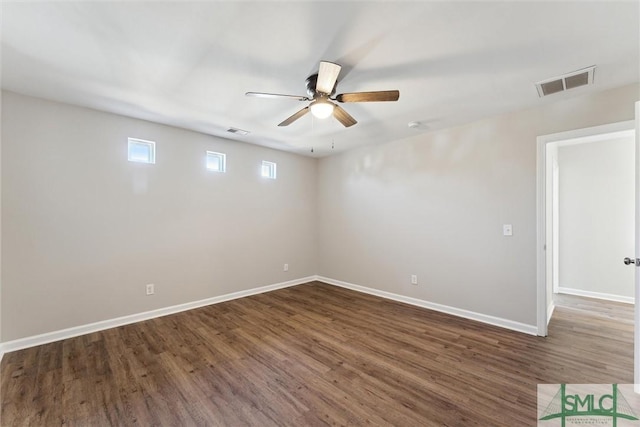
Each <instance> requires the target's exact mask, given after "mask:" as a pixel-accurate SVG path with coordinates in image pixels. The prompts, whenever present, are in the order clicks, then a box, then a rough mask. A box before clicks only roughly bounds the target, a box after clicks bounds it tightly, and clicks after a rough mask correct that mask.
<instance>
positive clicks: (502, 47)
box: [1, 1, 640, 156]
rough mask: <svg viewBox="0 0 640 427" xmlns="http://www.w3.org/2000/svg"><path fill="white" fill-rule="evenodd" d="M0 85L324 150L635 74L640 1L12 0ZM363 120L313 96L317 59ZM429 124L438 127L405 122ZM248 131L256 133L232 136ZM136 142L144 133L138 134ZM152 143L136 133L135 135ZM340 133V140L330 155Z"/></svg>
mask: <svg viewBox="0 0 640 427" xmlns="http://www.w3.org/2000/svg"><path fill="white" fill-rule="evenodd" d="M1 7H2V87H3V88H4V89H8V90H11V91H15V92H19V93H23V94H27V95H32V96H37V97H42V98H47V99H52V100H57V101H62V102H67V103H71V104H77V105H82V106H86V107H90V108H95V109H98V110H104V111H109V112H113V113H118V114H123V115H127V116H131V117H137V118H142V119H147V120H151V121H154V122H159V123H165V124H169V125H174V126H179V127H184V128H187V129H193V130H196V131H200V132H204V133H207V134H211V135H218V136H222V137H225V138H230V139H235V140H239V141H245V142H249V143H253V144H259V145H265V146H269V147H273V148H278V149H282V150H288V151H292V152H296V153H300V154H306V155H312V154H311V153H310V149H311V147H314V154H313V155H314V156H323V155H327V154H331V153H335V152H338V151H342V150H345V149H350V148H353V147H357V146H361V145H364V144H376V143H381V142H387V141H392V140H397V139H401V138H404V137H408V136H411V135H415V134H416V133H419V132H428V131H429V130H435V129H441V128H445V127H450V126H453V125H457V124H461V123H467V122H470V121H473V120H477V119H480V118H482V117H486V116H490V115H495V114H499V113H504V112H507V111H513V110H520V109H525V108H529V107H534V106H537V105H540V104H543V103H547V102H554V101H557V100H559V99H563V98H567V97H573V96H577V95H580V94H584V93H585V92H588V91H600V90H604V89H608V88H611V87H617V86H622V85H625V84H628V83H632V82H637V81H638V80H639V74H640V70H639V63H640V57H639V28H640V27H639V13H640V11H639V2H638V1H628V2H614V1H603V2H578V1H572V2H555V1H554V2H542V1H536V2H505V1H502V2H478V1H475V2H443V1H438V2H427V1H421V2H398V1H395V2H384V1H376V2H364V1H355V2H347V1H340V2H328V1H296V2H273V1H262V2H246V1H234V2H221V1H209V2H128V1H117V2H116V1H113V2H87V1H85V2H53V1H45V2H2V6H1ZM320 60H328V61H332V62H337V63H339V64H341V65H342V66H343V69H342V72H341V74H340V77H339V83H338V91H337V92H338V93H342V92H356V91H373V90H388V89H398V90H400V100H399V101H398V102H395V103H364V104H343V105H342V106H343V107H344V108H345V109H346V110H347V111H348V112H349V113H350V114H351V115H352V116H354V118H355V119H356V120H358V124H357V125H355V126H353V127H351V128H348V129H345V128H343V127H342V126H341V125H340V124H339V123H338V122H337V121H336V120H334V119H327V120H318V119H314V118H313V117H312V115H310V114H308V115H306V116H305V117H303V118H302V119H300V120H298V121H297V122H295V123H293V124H292V125H290V126H289V127H286V128H280V127H278V126H277V124H278V123H280V122H281V121H282V120H284V119H285V118H286V117H288V116H289V115H291V114H293V113H294V112H295V111H297V110H299V109H300V108H302V107H304V105H306V104H305V103H303V102H299V101H294V100H289V99H282V100H281V99H261V98H251V97H246V96H244V94H245V92H247V91H260V92H272V93H284V94H292V95H306V92H305V79H306V77H307V76H309V75H310V74H313V73H314V72H317V66H318V62H319V61H320ZM594 64H595V65H597V67H598V68H597V69H596V74H595V85H594V86H592V87H583V88H578V89H573V90H572V91H568V92H565V93H561V94H556V95H552V96H550V97H546V98H543V99H541V98H539V97H538V94H537V92H536V88H535V86H534V83H535V82H536V81H539V80H543V79H546V78H549V77H553V76H556V75H559V74H563V73H566V72H570V71H574V70H577V69H580V68H584V67H587V66H590V65H594ZM410 121H422V122H423V123H425V124H426V125H427V126H428V128H429V129H427V130H425V129H419V130H416V129H409V128H408V126H407V124H408V122H410ZM228 127H237V128H241V129H246V130H248V131H250V132H251V133H250V135H248V136H244V137H241V136H235V135H232V134H230V133H228V132H226V130H227V128H228ZM137 136H140V135H137ZM140 137H142V136H140ZM332 142H335V149H334V150H332V149H331V144H332Z"/></svg>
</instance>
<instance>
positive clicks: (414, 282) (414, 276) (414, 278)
mask: <svg viewBox="0 0 640 427" xmlns="http://www.w3.org/2000/svg"><path fill="white" fill-rule="evenodd" d="M411 284H412V285H417V284H418V276H416V275H415V274H412V275H411Z"/></svg>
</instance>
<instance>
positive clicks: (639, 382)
mask: <svg viewBox="0 0 640 427" xmlns="http://www.w3.org/2000/svg"><path fill="white" fill-rule="evenodd" d="M635 122H636V126H635V129H636V248H635V249H636V253H635V254H631V256H634V257H636V262H637V258H640V101H638V102H636V120H635ZM635 270H636V274H635V281H636V283H635V290H636V295H635V298H636V300H635V304H636V305H635V324H634V329H633V337H634V343H635V344H634V348H633V354H634V358H633V370H634V374H633V383H634V384H635V387H634V389H635V392H636V393H640V266H638V265H637V264H636V268H635Z"/></svg>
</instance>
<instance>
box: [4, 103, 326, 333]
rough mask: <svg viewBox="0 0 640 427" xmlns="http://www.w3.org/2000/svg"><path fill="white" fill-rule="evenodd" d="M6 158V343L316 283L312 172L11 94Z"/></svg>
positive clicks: (246, 150) (265, 154)
mask: <svg viewBox="0 0 640 427" xmlns="http://www.w3.org/2000/svg"><path fill="white" fill-rule="evenodd" d="M128 137H137V138H142V139H148V140H153V141H155V142H156V147H157V162H156V164H155V165H145V164H136V163H131V162H128V161H127V138H128ZM2 150H3V153H2V230H3V234H2V313H1V314H2V339H3V341H9V340H13V339H17V338H21V337H27V336H31V335H35V334H40V333H44V332H49V331H55V330H60V329H63V328H68V327H73V326H79V325H84V324H87V323H90V322H95V321H100V320H106V319H112V318H115V317H118V316H124V315H128V314H134V313H139V312H143V311H147V310H152V309H156V308H161V307H167V306H171V305H175V304H180V303H184V302H191V301H196V300H200V299H205V298H209V297H214V296H219V295H223V294H227V293H231V292H235V291H240V290H246V289H250V288H255V287H259V286H263V285H270V284H275V283H280V282H284V281H288V280H293V279H299V278H303V277H306V276H309V275H313V274H315V273H316V272H317V266H316V258H317V254H316V247H317V245H316V220H317V214H316V212H317V208H316V200H317V197H316V160H315V159H311V158H306V157H302V156H298V155H294V154H289V153H285V152H281V151H275V150H271V149H266V148H262V147H257V146H253V145H249V144H243V143H238V142H232V141H228V140H223V139H220V138H215V137H211V136H206V135H203V134H199V133H195V132H190V131H186V130H182V129H176V128H172V127H168V126H163V125H159V124H154V123H150V122H145V121H141V120H135V119H130V118H126V117H121V116H117V115H112V114H107V113H102V112H98V111H93V110H88V109H84V108H79V107H73V106H69V105H64V104H59V103H54V102H48V101H44V100H39V99H35V98H29V97H24V96H21V95H17V94H14V93H4V94H3V98H2ZM206 150H213V151H222V152H225V153H226V154H227V168H228V172H227V173H226V174H216V173H212V172H208V171H206V170H205V168H204V155H205V151H206ZM263 159H264V160H269V161H275V162H277V164H278V179H277V180H275V181H272V180H265V179H263V178H261V177H260V175H259V174H260V162H261V161H262V160H263ZM284 263H288V264H289V271H288V272H286V273H285V272H283V264H284ZM147 283H154V284H155V292H156V293H155V295H153V296H149V297H148V296H146V295H145V285H146V284H147Z"/></svg>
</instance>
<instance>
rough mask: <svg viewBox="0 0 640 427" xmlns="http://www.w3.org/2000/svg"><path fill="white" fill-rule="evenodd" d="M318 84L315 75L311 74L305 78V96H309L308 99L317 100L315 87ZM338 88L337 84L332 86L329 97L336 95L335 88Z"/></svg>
mask: <svg viewBox="0 0 640 427" xmlns="http://www.w3.org/2000/svg"><path fill="white" fill-rule="evenodd" d="M317 84H318V75H317V74H312V75H310V76H309V77H307V95H309V98H312V99H315V98H317V97H318V96H319V95H318V92H317V91H316V85H317ZM337 86H338V84H337V82H336V84H335V85H333V89H332V90H331V93H330V94H329V96H333V95H335V94H336V87H337Z"/></svg>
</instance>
